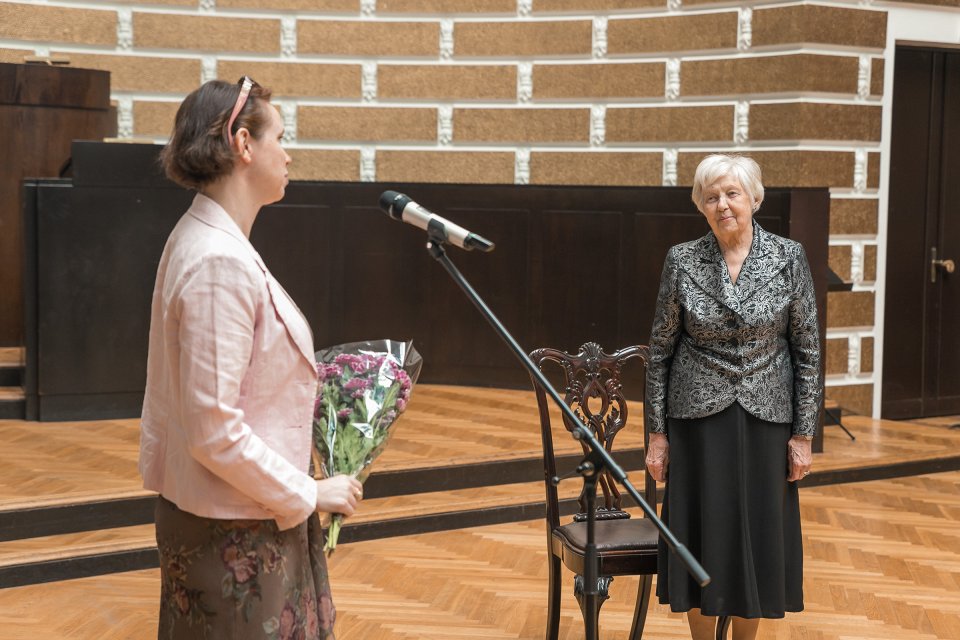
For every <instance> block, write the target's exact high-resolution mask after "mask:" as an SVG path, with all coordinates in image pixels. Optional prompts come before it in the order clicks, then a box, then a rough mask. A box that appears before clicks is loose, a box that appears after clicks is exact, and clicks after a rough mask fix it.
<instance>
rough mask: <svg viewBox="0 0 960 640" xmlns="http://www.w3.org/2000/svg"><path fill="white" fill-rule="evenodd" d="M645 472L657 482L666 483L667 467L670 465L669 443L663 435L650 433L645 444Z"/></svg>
mask: <svg viewBox="0 0 960 640" xmlns="http://www.w3.org/2000/svg"><path fill="white" fill-rule="evenodd" d="M646 463H647V470H648V471H649V472H650V475H651V476H653V479H654V480H656V481H657V482H666V481H667V465H669V464H670V443H669V442H668V441H667V435H666V434H664V433H651V434H650V441H649V443H648V444H647V459H646Z"/></svg>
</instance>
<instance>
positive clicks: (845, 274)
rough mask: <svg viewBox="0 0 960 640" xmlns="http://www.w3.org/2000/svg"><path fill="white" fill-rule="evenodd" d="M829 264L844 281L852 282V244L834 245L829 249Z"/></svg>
mask: <svg viewBox="0 0 960 640" xmlns="http://www.w3.org/2000/svg"><path fill="white" fill-rule="evenodd" d="M827 253H828V255H827V264H828V265H829V267H830V269H832V270H833V272H834V273H835V274H837V275H838V276H840V279H841V280H843V281H844V282H850V281H851V280H853V278H852V277H851V275H850V258H851V255H852V253H853V251H852V249H851V248H850V245H840V246H832V247H830V248H829V250H828V252H827Z"/></svg>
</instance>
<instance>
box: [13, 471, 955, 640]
mask: <svg viewBox="0 0 960 640" xmlns="http://www.w3.org/2000/svg"><path fill="white" fill-rule="evenodd" d="M957 487H960V472H947V473H940V474H932V475H926V476H919V477H913V478H899V479H891V480H877V481H873V482H865V483H857V484H849V485H831V486H826V487H810V488H804V489H802V490H801V506H802V519H803V527H804V532H803V541H804V562H805V569H804V591H805V602H806V611H804V612H803V613H800V614H787V617H786V618H785V619H783V620H780V621H764V622H763V623H762V624H761V627H760V634H759V638H760V640H787V639H790V640H793V639H804V640H807V639H820V640H854V639H857V640H903V639H905V638H911V639H917V640H955V639H956V638H958V637H960V578H958V575H960V544H957V531H958V529H960V522H958V520H960V512H958V510H957V509H956V508H954V506H953V505H955V504H956V502H957ZM937 504H942V505H944V506H943V508H940V509H934V508H931V505H937ZM934 534H935V535H934ZM937 536H943V537H947V538H949V539H950V540H952V544H951V545H942V544H939V543H938V540H939V539H938V538H937ZM330 566H331V573H332V582H333V587H334V597H335V601H336V604H337V608H338V612H339V613H338V622H337V634H338V635H337V637H338V638H339V640H394V639H396V640H406V639H430V640H433V639H438V640H439V639H444V640H449V639H461V638H463V639H471V640H472V639H478V640H479V639H483V640H489V639H491V638H498V639H499V638H523V639H528V638H529V639H534V638H537V639H539V638H542V637H543V628H544V625H545V615H546V611H545V609H546V607H545V604H546V535H545V530H544V525H543V523H542V522H541V521H530V522H519V523H511V524H502V525H492V526H486V527H475V528H469V529H461V530H457V531H447V532H439V533H429V534H420V535H416V536H406V537H398V538H388V539H383V540H374V541H368V542H359V543H353V544H346V545H342V546H341V547H339V548H338V550H337V552H336V554H334V556H333V557H332V558H331V560H330ZM571 581H572V580H571V576H569V575H567V576H566V580H565V584H564V589H565V594H564V598H563V600H562V612H561V624H560V638H562V639H564V640H574V639H577V638H582V637H583V630H582V622H581V619H580V615H579V611H578V609H577V606H576V602H575V600H574V598H573V597H572V595H571V593H570V591H571V589H570V582H571ZM636 585H637V581H636V580H635V579H633V578H617V579H616V580H615V581H614V584H613V587H612V592H611V599H610V600H609V601H608V602H607V603H605V604H604V606H603V611H602V614H601V632H602V637H603V638H604V639H605V640H621V639H624V638H626V636H627V633H628V631H629V626H630V619H631V615H632V608H633V601H634V598H635V589H636ZM158 594H159V585H158V572H157V571H153V570H151V571H135V572H130V573H125V574H114V575H109V576H101V577H96V578H83V579H78V580H69V581H65V582H60V583H50V584H44V585H32V586H29V587H17V588H12V589H5V590H0V629H3V630H4V634H3V637H4V638H6V639H8V640H26V639H28V638H29V639H31V640H32V639H34V638H44V639H48V640H68V639H69V640H94V639H95V640H114V639H120V638H123V639H127V640H141V639H142V640H146V639H148V638H155V637H156V608H157V598H158ZM645 637H649V638H665V639H681V638H688V637H689V634H688V631H687V629H686V625H685V622H684V619H683V616H682V615H680V614H674V613H670V612H669V611H668V610H667V608H666V607H665V606H661V605H659V604H652V605H651V610H650V614H649V618H648V623H647V632H646V633H645Z"/></svg>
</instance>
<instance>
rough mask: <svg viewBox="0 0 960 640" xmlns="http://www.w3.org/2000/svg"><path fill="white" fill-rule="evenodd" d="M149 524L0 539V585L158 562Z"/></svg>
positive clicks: (51, 580) (1, 586) (57, 578)
mask: <svg viewBox="0 0 960 640" xmlns="http://www.w3.org/2000/svg"><path fill="white" fill-rule="evenodd" d="M156 549H157V545H156V539H155V535H154V528H153V525H152V524H148V525H137V526H133V527H120V528H116V529H102V530H95V531H85V532H82V533H67V534H61V535H56V536H44V537H39V538H29V539H26V540H8V541H5V542H0V588H6V587H15V586H22V585H25V584H36V583H40V582H54V581H59V580H70V579H73V578H83V577H87V576H93V575H102V574H105V573H114V572H118V571H133V570H136V569H150V568H154V567H156V566H158V563H157V550H156Z"/></svg>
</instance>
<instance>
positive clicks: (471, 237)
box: [380, 191, 494, 252]
mask: <svg viewBox="0 0 960 640" xmlns="http://www.w3.org/2000/svg"><path fill="white" fill-rule="evenodd" d="M380 208H381V209H383V211H384V213H386V214H387V215H388V216H390V217H391V218H393V219H394V220H400V221H402V222H406V223H407V224H412V225H413V226H415V227H418V228H420V229H423V230H424V231H427V232H428V233H431V234H435V235H439V236H440V237H442V238H443V239H444V240H446V241H447V242H450V243H452V244H454V245H456V246H458V247H460V248H461V249H466V250H467V251H472V250H473V249H479V250H480V251H485V252H486V251H493V247H494V244H493V243H492V242H490V241H489V240H487V239H486V238H484V237H483V236H478V235H477V234H475V233H471V232H469V231H467V230H466V229H464V228H463V227H461V226H460V225H457V224H454V223H452V222H450V221H449V220H446V219H444V218H441V217H440V216H438V215H437V214H435V213H433V212H431V211H428V210H427V209H425V208H423V207H421V206H420V205H419V204H417V203H416V202H414V201H413V200H411V199H410V198H409V197H408V196H405V195H403V194H402V193H398V192H397V191H384V192H383V193H382V194H380Z"/></svg>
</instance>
